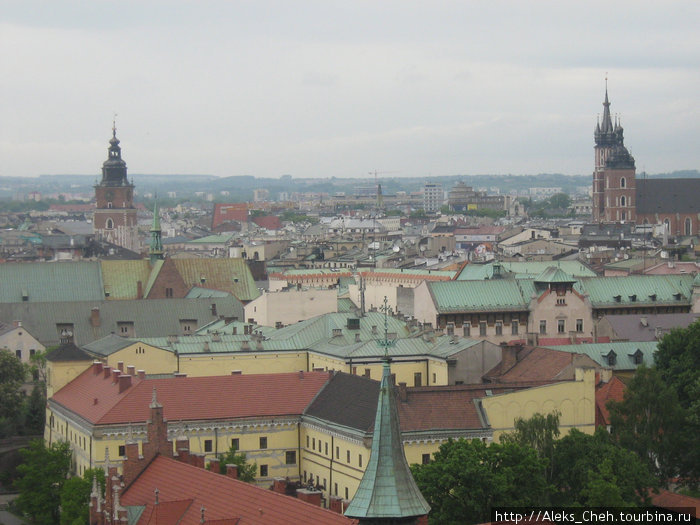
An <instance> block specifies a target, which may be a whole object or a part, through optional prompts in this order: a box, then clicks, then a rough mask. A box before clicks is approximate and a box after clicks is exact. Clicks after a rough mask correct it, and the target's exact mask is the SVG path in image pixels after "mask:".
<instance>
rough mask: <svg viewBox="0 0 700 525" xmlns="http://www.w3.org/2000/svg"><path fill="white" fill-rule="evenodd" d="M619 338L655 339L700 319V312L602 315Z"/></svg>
mask: <svg viewBox="0 0 700 525" xmlns="http://www.w3.org/2000/svg"><path fill="white" fill-rule="evenodd" d="M603 319H605V320H606V321H607V322H608V323H610V326H611V328H612V329H613V330H614V331H615V334H616V335H617V337H618V338H620V339H625V340H627V341H638V342H641V341H656V340H657V336H658V335H661V334H664V333H666V332H668V331H669V330H671V329H672V328H686V327H688V326H689V325H690V324H692V323H694V322H695V321H697V320H698V319H700V313H677V314H647V315H606V316H605V317H603Z"/></svg>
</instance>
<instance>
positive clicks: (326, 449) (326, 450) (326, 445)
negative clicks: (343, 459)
mask: <svg viewBox="0 0 700 525" xmlns="http://www.w3.org/2000/svg"><path fill="white" fill-rule="evenodd" d="M324 454H325V455H326V456H327V455H328V441H326V443H325V452H324Z"/></svg>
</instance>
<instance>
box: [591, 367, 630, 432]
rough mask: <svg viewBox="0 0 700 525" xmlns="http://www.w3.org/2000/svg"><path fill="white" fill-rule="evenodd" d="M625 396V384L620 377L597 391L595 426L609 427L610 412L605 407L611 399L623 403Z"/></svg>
mask: <svg viewBox="0 0 700 525" xmlns="http://www.w3.org/2000/svg"><path fill="white" fill-rule="evenodd" d="M624 394H625V384H624V383H623V382H622V381H621V380H620V378H619V377H617V376H613V377H612V379H610V381H608V382H607V383H603V384H602V385H600V386H599V387H598V388H596V391H595V424H596V426H601V425H603V426H607V425H609V424H610V412H609V411H608V409H607V407H606V406H605V405H606V404H607V402H608V401H610V400H611V399H613V400H615V401H622V398H623V396H624Z"/></svg>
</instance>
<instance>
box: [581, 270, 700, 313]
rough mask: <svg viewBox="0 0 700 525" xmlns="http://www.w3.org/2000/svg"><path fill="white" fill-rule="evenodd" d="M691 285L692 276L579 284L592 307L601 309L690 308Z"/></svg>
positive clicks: (628, 277) (607, 279)
mask: <svg viewBox="0 0 700 525" xmlns="http://www.w3.org/2000/svg"><path fill="white" fill-rule="evenodd" d="M692 281H693V276H692V275H626V276H624V277H596V278H589V279H581V281H579V282H580V284H581V286H582V287H583V289H584V290H585V292H586V293H587V294H588V295H589V297H590V300H591V303H592V304H593V307H594V308H595V307H598V308H600V307H606V306H610V307H614V306H617V305H626V306H629V305H632V304H650V305H654V304H666V305H675V304H678V305H687V304H689V302H690V296H691V294H692ZM679 294H680V295H679ZM654 296H655V298H654ZM616 297H619V300H618V299H617V298H616Z"/></svg>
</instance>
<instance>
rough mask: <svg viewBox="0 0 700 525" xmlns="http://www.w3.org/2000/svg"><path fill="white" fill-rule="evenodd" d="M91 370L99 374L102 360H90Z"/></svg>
mask: <svg viewBox="0 0 700 525" xmlns="http://www.w3.org/2000/svg"><path fill="white" fill-rule="evenodd" d="M92 370H93V372H94V373H95V375H97V374H101V373H102V361H93V362H92Z"/></svg>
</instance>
